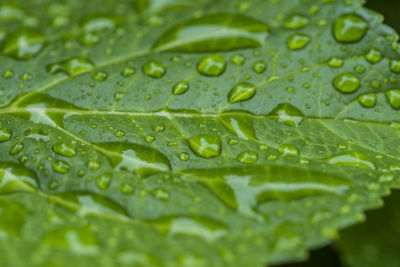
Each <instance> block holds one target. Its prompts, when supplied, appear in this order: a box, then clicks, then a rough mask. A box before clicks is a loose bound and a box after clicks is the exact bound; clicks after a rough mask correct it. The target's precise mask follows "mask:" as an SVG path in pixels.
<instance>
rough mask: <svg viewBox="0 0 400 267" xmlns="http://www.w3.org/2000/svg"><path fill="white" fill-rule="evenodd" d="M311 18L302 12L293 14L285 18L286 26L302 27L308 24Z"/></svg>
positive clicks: (293, 28) (289, 27) (290, 27)
mask: <svg viewBox="0 0 400 267" xmlns="http://www.w3.org/2000/svg"><path fill="white" fill-rule="evenodd" d="M309 22H310V20H309V19H308V18H307V17H306V16H304V15H301V14H293V15H290V16H289V17H287V18H286V20H285V24H284V25H285V28H286V29H290V30H297V29H301V28H303V27H304V26H306V25H307V24H308V23H309Z"/></svg>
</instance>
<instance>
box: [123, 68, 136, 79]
mask: <svg viewBox="0 0 400 267" xmlns="http://www.w3.org/2000/svg"><path fill="white" fill-rule="evenodd" d="M135 73H136V69H135V68H131V67H126V68H124V69H123V70H122V71H121V75H122V76H123V77H130V76H132V75H134V74H135Z"/></svg>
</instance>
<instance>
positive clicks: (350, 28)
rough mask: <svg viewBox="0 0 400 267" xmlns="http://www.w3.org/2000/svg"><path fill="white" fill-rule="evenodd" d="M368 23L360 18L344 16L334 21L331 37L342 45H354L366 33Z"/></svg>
mask: <svg viewBox="0 0 400 267" xmlns="http://www.w3.org/2000/svg"><path fill="white" fill-rule="evenodd" d="M368 28H369V25H368V23H367V22H366V21H365V20H364V19H363V18H362V17H360V16H358V15H355V14H346V15H343V16H340V17H339V18H337V19H336V21H335V24H334V26H333V35H334V36H335V38H336V40H337V41H339V42H342V43H354V42H358V41H359V40H361V39H362V38H363V37H364V35H365V34H366V32H367V31H368Z"/></svg>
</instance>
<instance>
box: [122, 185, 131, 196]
mask: <svg viewBox="0 0 400 267" xmlns="http://www.w3.org/2000/svg"><path fill="white" fill-rule="evenodd" d="M120 190H121V192H122V193H124V194H127V195H129V194H132V193H133V186H132V185H131V184H128V183H124V184H122V185H121V187H120Z"/></svg>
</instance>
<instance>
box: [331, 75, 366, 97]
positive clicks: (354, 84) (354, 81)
mask: <svg viewBox="0 0 400 267" xmlns="http://www.w3.org/2000/svg"><path fill="white" fill-rule="evenodd" d="M333 86H334V87H335V88H336V89H337V90H338V91H340V92H342V93H353V92H355V91H356V90H357V89H358V88H359V87H360V80H359V79H358V78H357V76H356V75H354V74H352V73H349V72H344V73H341V74H339V75H338V76H337V77H336V78H335V79H334V80H333Z"/></svg>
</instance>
